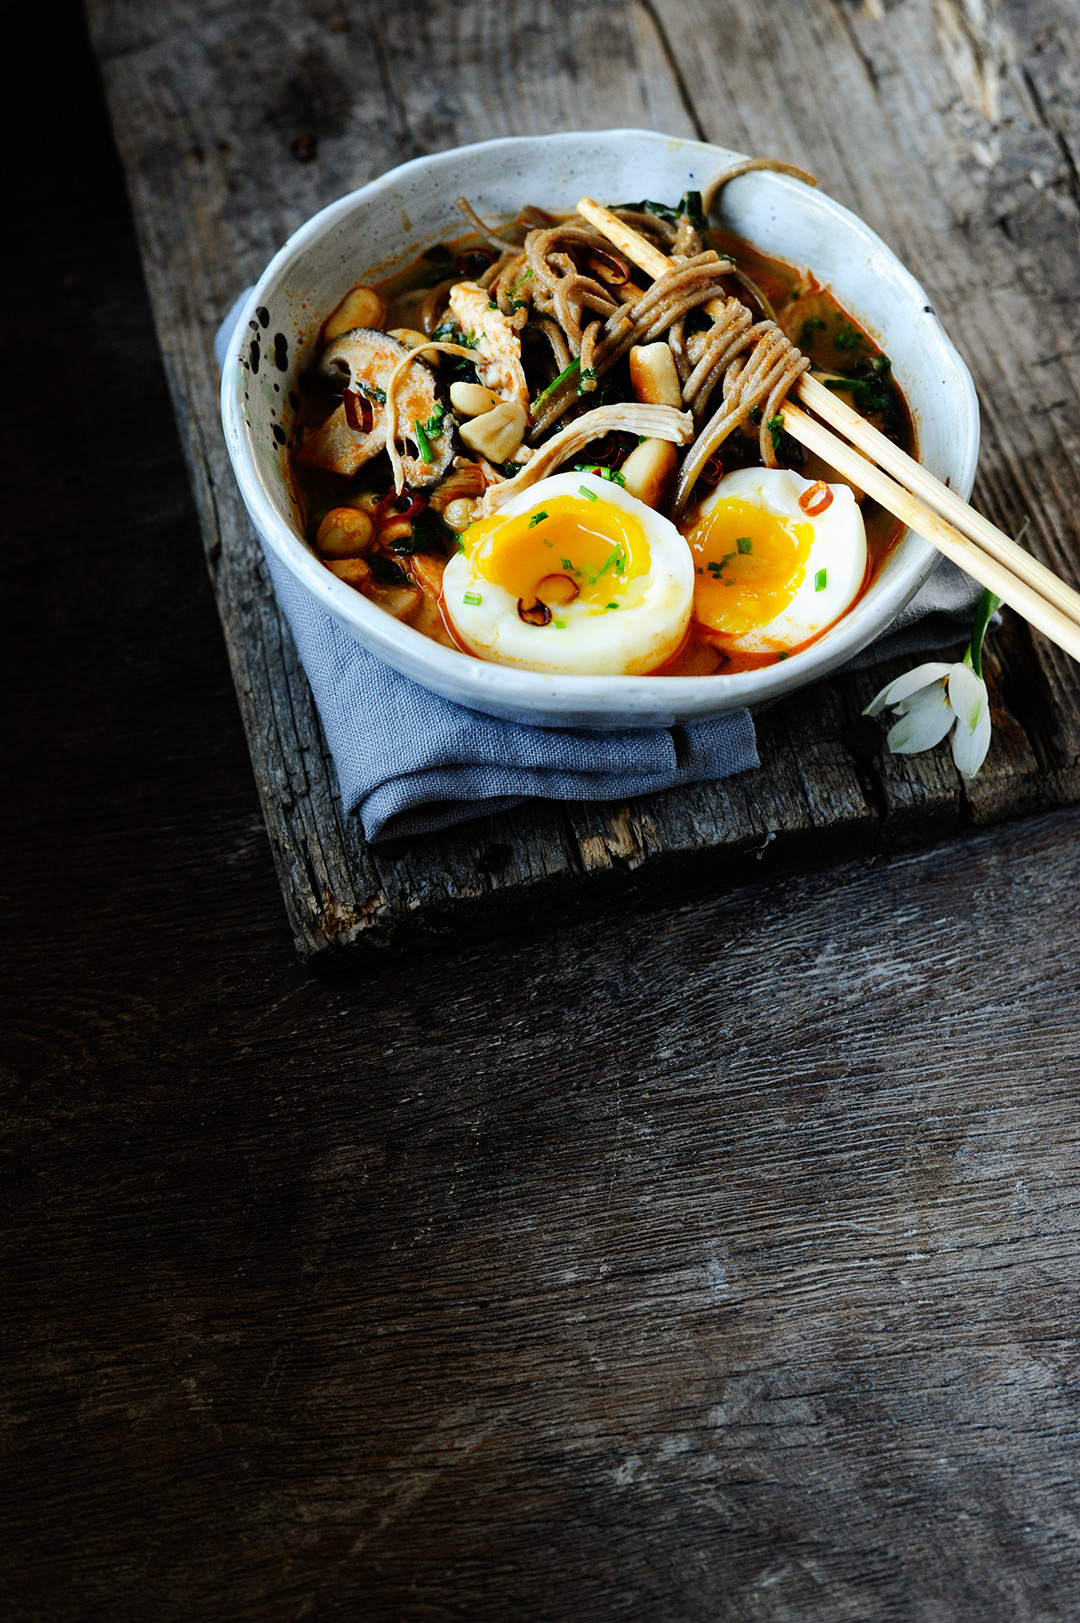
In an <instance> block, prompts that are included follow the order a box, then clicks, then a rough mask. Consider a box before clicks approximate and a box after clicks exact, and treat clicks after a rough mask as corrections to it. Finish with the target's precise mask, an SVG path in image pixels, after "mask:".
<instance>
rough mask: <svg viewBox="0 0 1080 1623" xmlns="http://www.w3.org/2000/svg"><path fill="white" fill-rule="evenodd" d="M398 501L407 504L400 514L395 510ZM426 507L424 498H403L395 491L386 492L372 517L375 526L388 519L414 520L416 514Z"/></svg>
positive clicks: (425, 498)
mask: <svg viewBox="0 0 1080 1623" xmlns="http://www.w3.org/2000/svg"><path fill="white" fill-rule="evenodd" d="M399 501H405V502H407V506H405V507H403V508H402V510H401V511H400V512H398V508H397V504H398V502H399ZM426 506H427V497H426V496H410V497H405V496H399V495H398V493H397V491H396V490H388V491H387V492H386V495H385V496H384V497H383V498H382V500H381V501H380V502H378V503H377V504H376V506H375V511H374V513H373V514H372V517H373V518H374V520H375V522H376V524H380V523H382V522H383V521H384V520H386V519H390V518H415V517H416V515H417V513H422V512H423V511H424V508H425V507H426Z"/></svg>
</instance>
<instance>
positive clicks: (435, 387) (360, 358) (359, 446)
mask: <svg viewBox="0 0 1080 1623" xmlns="http://www.w3.org/2000/svg"><path fill="white" fill-rule="evenodd" d="M408 354H409V346H408V345H407V344H403V343H402V342H401V340H400V339H398V338H393V337H391V335H390V334H389V333H385V332H378V331H376V330H375V328H373V327H354V328H353V329H352V330H351V331H349V332H346V333H342V334H341V336H340V337H339V338H336V339H335V340H334V342H333V343H332V344H329V345H328V346H327V348H326V351H325V353H324V354H323V357H322V360H321V361H320V362H319V370H320V372H321V373H322V374H323V376H324V377H325V378H328V379H329V380H330V381H331V382H335V383H340V384H341V385H342V386H343V394H344V401H343V404H342V405H341V406H339V407H338V408H337V410H336V411H334V412H332V413H331V414H330V416H329V417H328V418H327V420H326V422H325V423H324V424H323V426H322V427H321V428H320V429H318V430H317V431H316V433H315V434H313V435H312V437H311V439H309V440H308V441H307V443H306V444H305V445H304V447H303V448H302V450H301V451H300V452H299V453H298V457H297V460H298V461H300V462H303V463H306V464H307V465H308V466H309V467H315V468H322V469H324V470H325V471H327V472H329V473H341V474H346V475H348V476H350V477H351V476H352V475H353V474H354V473H355V472H356V471H357V469H358V468H361V467H363V465H364V463H365V462H370V461H371V459H372V457H375V456H378V454H379V452H380V451H383V450H385V448H386V426H385V423H384V421H383V412H382V410H381V407H382V405H383V404H384V402H385V400H386V390H387V387H388V385H389V382H390V379H391V377H392V376H393V373H394V369H395V368H396V367H397V366H398V365H400V363H401V361H402V360H404V358H405V357H406V356H407V355H408ZM395 400H396V403H397V421H398V425H399V433H400V434H401V436H402V438H403V439H404V440H405V441H406V442H407V450H406V454H405V455H404V456H403V457H402V466H403V468H404V472H405V483H406V484H407V485H408V487H409V489H410V490H429V489H430V488H431V487H432V486H433V485H436V484H438V482H439V480H440V479H442V478H443V477H444V476H445V474H446V473H447V472H448V471H449V469H450V467H451V464H452V463H453V460H454V433H455V429H456V427H457V424H456V421H455V418H454V416H453V413H452V412H451V410H450V407H449V403H448V401H447V398H446V394H445V391H444V390H443V388H442V386H441V385H440V383H439V380H438V378H437V377H436V376H435V374H434V372H433V371H432V370H431V368H430V367H429V366H425V365H424V362H423V360H416V361H414V362H413V363H412V365H411V366H409V367H407V368H406V370H405V372H404V373H403V374H402V376H401V377H400V378H399V379H398V381H397V384H396V385H395ZM369 422H370V427H366V426H365V425H367V424H368V423H369ZM413 446H415V447H416V450H415V454H414V452H413V450H412V447H413Z"/></svg>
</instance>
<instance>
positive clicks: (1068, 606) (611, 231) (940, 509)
mask: <svg viewBox="0 0 1080 1623" xmlns="http://www.w3.org/2000/svg"><path fill="white" fill-rule="evenodd" d="M578 213H579V214H580V215H582V216H583V217H584V218H585V219H586V220H588V221H589V222H590V224H591V225H595V226H596V228H597V230H599V231H602V232H603V233H604V235H605V236H606V237H607V238H608V239H609V240H610V241H611V242H612V243H614V245H615V246H616V247H617V248H621V249H622V251H623V253H624V254H626V256H627V258H628V259H630V260H632V261H633V263H634V264H635V265H639V266H640V267H641V269H642V270H644V271H648V273H649V275H650V276H652V277H654V278H656V277H658V276H663V275H664V273H665V272H666V271H669V270H671V269H673V261H672V260H670V259H668V257H667V255H666V254H664V253H661V251H660V249H659V248H655V247H654V246H653V244H652V243H651V242H649V241H648V240H647V239H646V238H645V237H643V236H642V235H641V234H640V232H638V231H635V230H633V229H632V227H630V226H628V225H625V224H624V223H623V221H622V220H620V219H619V217H618V215H617V214H613V213H612V212H611V210H610V209H607V208H604V207H603V206H602V205H601V204H600V203H596V202H594V201H593V199H592V198H591V197H583V198H582V199H581V202H580V203H579V204H578ZM705 309H706V311H708V312H709V313H710V314H712V315H718V314H719V313H720V311H721V301H720V300H719V299H716V300H711V301H710V302H709V303H708V304H706V306H705ZM792 392H793V393H794V394H796V395H797V396H798V398H799V399H800V400H801V401H802V404H803V405H804V406H808V407H809V408H810V410H811V411H814V412H816V413H817V416H816V417H811V416H810V415H809V413H808V412H806V411H803V410H801V409H800V407H799V406H796V405H793V404H792V403H791V401H790V400H789V401H787V402H786V403H785V404H784V406H783V407H782V409H781V413H780V415H781V417H782V419H783V424H784V428H785V429H786V430H787V432H788V433H789V434H790V435H791V436H792V438H793V439H796V440H798V441H799V442H800V444H802V445H805V446H806V448H807V449H808V450H810V451H813V452H815V453H816V455H818V456H820V457H821V458H822V460H823V461H825V462H828V463H829V465H830V466H831V467H833V468H835V469H836V471H837V473H841V474H843V475H844V477H845V478H847V479H850V480H851V481H852V483H853V484H855V485H857V486H858V487H859V489H860V490H865V491H866V493H867V495H868V496H872V497H873V498H874V500H875V501H877V502H880V503H881V505H882V507H885V508H887V509H888V511H889V512H890V513H893V514H895V516H896V517H897V518H899V519H901V520H902V521H903V522H904V523H905V524H907V525H909V526H910V527H911V529H913V530H915V531H917V533H918V534H919V535H921V536H924V537H925V538H926V540H927V541H930V542H932V544H933V545H934V546H935V547H937V549H938V551H939V552H941V553H944V555H945V557H946V558H951V559H952V561H953V563H955V564H958V565H959V566H960V568H961V569H963V570H964V571H965V572H966V573H967V574H969V575H970V576H971V577H972V579H973V580H977V581H978V582H979V584H980V586H985V587H988V588H989V590H990V591H991V592H993V593H994V594H995V596H997V597H1000V598H1001V600H1002V602H1003V603H1007V604H1008V605H1009V607H1010V608H1013V609H1015V610H1016V611H1017V613H1018V614H1022V615H1023V616H1024V618H1025V619H1026V620H1029V621H1030V622H1031V624H1032V625H1033V626H1037V627H1038V629H1039V630H1040V631H1042V632H1045V634H1046V636H1048V637H1049V638H1050V640H1051V641H1052V642H1055V643H1057V645H1058V647H1059V648H1064V649H1065V651H1066V652H1067V653H1069V654H1071V655H1072V657H1073V658H1074V659H1076V660H1080V593H1077V592H1075V591H1074V590H1073V589H1072V587H1071V586H1068V585H1066V583H1065V582H1064V581H1063V580H1059V578H1058V577H1057V575H1055V574H1054V573H1053V572H1052V570H1049V569H1047V568H1046V566H1045V564H1041V563H1040V562H1039V560H1038V559H1037V558H1033V557H1032V556H1031V554H1030V553H1029V552H1025V551H1024V549H1023V547H1020V546H1018V545H1017V544H1016V542H1015V541H1013V540H1011V539H1010V537H1009V536H1007V535H1006V534H1005V532H1004V531H1003V530H999V529H998V528H997V526H996V525H994V524H991V523H990V521H989V519H986V518H983V516H982V514H981V513H977V512H976V511H975V509H974V508H973V507H969V506H968V504H967V502H965V501H961V499H960V497H959V496H957V495H956V494H955V492H954V491H951V490H949V488H948V486H946V485H943V484H942V483H941V481H940V480H939V479H935V478H934V476H933V474H931V473H928V472H927V470H926V469H925V468H924V467H922V466H920V464H919V463H918V462H916V461H915V460H914V459H913V458H912V457H909V456H908V455H907V453H906V452H905V451H902V450H901V449H900V447H899V446H898V445H894V444H893V442H892V441H891V440H888V439H886V438H885V435H884V434H881V433H879V432H878V430H877V429H876V428H873V427H872V426H871V425H870V424H869V423H868V422H866V420H865V419H864V418H862V417H860V416H859V414H858V412H855V411H852V409H851V407H850V406H846V405H845V404H844V403H843V401H841V400H838V399H837V398H836V396H835V395H834V394H833V393H832V392H831V390H829V389H826V388H825V387H824V385H823V384H821V383H818V381H817V380H816V379H815V378H811V377H809V376H806V375H804V376H802V377H801V378H800V379H799V380H798V382H797V383H796V385H795V388H794V390H793V391H792ZM818 418H824V419H825V422H827V423H829V424H831V428H827V427H826V426H825V423H823V422H819V421H818ZM831 429H836V430H837V431H838V432H837V433H835V434H834V433H833V432H832V431H831ZM840 435H845V436H846V438H843V439H842V438H840ZM849 441H850V443H849ZM863 452H865V453H866V455H865V456H864V455H863V454H862V453H863ZM890 475H892V476H893V477H890ZM950 521H951V522H950Z"/></svg>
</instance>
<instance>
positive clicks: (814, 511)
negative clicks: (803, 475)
mask: <svg viewBox="0 0 1080 1623" xmlns="http://www.w3.org/2000/svg"><path fill="white" fill-rule="evenodd" d="M832 499H833V493H832V491H831V490H830V489H829V487H828V485H827V484H826V483H825V481H824V479H816V480H815V481H814V483H813V484H812V485H811V486H810V489H809V490H804V491H803V493H802V495H801V496H800V497H799V506H800V507H801V508H802V510H803V512H804V513H805V514H806V516H807V518H817V516H818V514H819V513H824V511H825V509H826V508H827V507H828V506H830V505H831V503H832Z"/></svg>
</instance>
